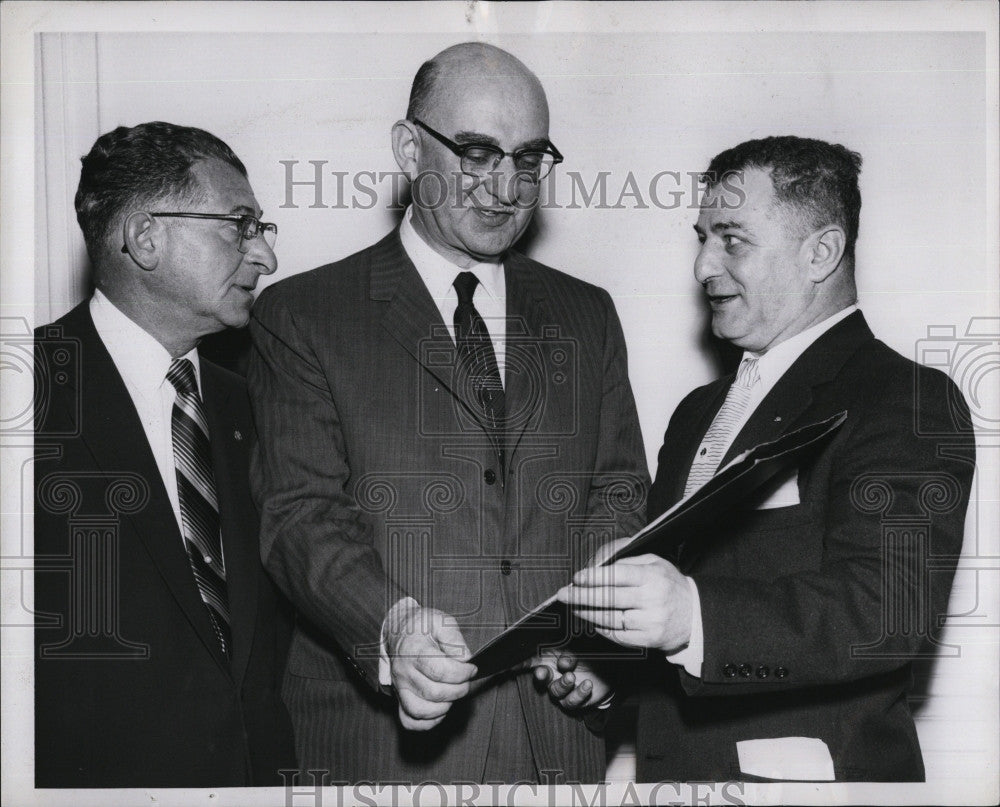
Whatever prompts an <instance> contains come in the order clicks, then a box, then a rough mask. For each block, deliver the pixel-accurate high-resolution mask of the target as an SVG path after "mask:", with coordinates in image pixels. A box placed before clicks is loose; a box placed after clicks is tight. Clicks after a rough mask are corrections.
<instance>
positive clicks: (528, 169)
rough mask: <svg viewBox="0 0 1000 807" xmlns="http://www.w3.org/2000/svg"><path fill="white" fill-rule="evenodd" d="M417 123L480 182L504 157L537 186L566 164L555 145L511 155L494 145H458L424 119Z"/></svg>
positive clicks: (529, 149)
mask: <svg viewBox="0 0 1000 807" xmlns="http://www.w3.org/2000/svg"><path fill="white" fill-rule="evenodd" d="M413 123H414V124H416V125H417V126H419V127H420V128H421V129H423V130H424V131H425V132H427V134H429V135H430V136H431V137H433V138H434V139H435V140H437V141H438V142H439V143H441V144H443V145H444V146H445V147H447V148H448V149H449V150H450V151H451V152H452V153H453V154H455V155H456V156H457V157H458V158H459V161H460V163H461V167H462V173H463V174H468V175H469V176H471V177H476V178H478V179H485V178H486V177H487V176H488V175H489V174H490V173H491V172H492V171H495V170H496V168H497V166H498V165H500V161H501V160H502V159H503V158H504V157H510V158H511V159H512V160H513V161H514V168H515V169H517V172H518V175H519V178H520V179H524V180H526V181H528V182H533V183H537V182H540V181H541V180H543V179H545V177H547V176H548V175H549V172H550V171H551V170H552V169H553V167H555V166H556V165H558V164H559V163H561V162H562V161H563V156H562V154H560V153H559V149H557V148H556V147H555V146H554V145H552V144H551V143H548V144H547V145H546V146H545V147H544V148H531V147H529V148H523V149H518V150H517V151H515V152H513V153H511V152H507V151H504V150H503V149H502V148H500V147H499V146H494V145H493V144H492V143H456V142H455V141H454V140H451V139H450V138H448V137H445V136H444V135H443V134H441V133H440V132H436V131H434V130H433V129H432V128H431V127H430V126H428V125H427V124H426V123H424V122H423V121H422V120H419V119H417V118H414V119H413Z"/></svg>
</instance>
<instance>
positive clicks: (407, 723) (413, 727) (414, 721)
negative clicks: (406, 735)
mask: <svg viewBox="0 0 1000 807" xmlns="http://www.w3.org/2000/svg"><path fill="white" fill-rule="evenodd" d="M442 720H444V715H442V716H441V717H436V718H434V719H433V720H421V719H419V718H415V717H410V715H408V714H407V713H406V712H405V711H404V710H403V707H402V706H400V707H399V722H400V724H402V726H403V728H404V729H408V730H409V731H427V730H428V729H432V728H434V727H435V726H436V725H438V723H440V722H441V721H442Z"/></svg>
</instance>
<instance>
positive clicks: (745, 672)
mask: <svg viewBox="0 0 1000 807" xmlns="http://www.w3.org/2000/svg"><path fill="white" fill-rule="evenodd" d="M752 672H753V668H752V667H751V666H750V665H749V664H741V665H740V678H749V677H750V673H752Z"/></svg>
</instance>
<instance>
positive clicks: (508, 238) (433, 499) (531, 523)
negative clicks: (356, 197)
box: [250, 43, 648, 784]
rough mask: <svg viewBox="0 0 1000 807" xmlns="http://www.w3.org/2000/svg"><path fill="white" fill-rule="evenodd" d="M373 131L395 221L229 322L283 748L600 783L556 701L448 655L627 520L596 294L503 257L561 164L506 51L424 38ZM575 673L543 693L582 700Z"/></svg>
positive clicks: (593, 751) (438, 777) (620, 418)
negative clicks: (396, 103)
mask: <svg viewBox="0 0 1000 807" xmlns="http://www.w3.org/2000/svg"><path fill="white" fill-rule="evenodd" d="M392 144H393V151H394V154H395V157H396V160H397V162H398V163H399V165H400V168H401V169H402V170H403V171H404V172H405V173H406V174H407V176H408V177H409V178H410V180H411V184H412V191H413V204H412V206H411V207H410V208H409V210H408V211H407V212H406V215H405V217H404V220H403V221H402V223H401V225H400V227H398V228H397V229H395V230H394V231H393V232H391V233H390V234H389V235H387V236H386V237H385V238H384V239H382V240H381V241H380V242H378V243H377V244H375V245H374V246H371V247H369V248H368V249H365V250H363V251H361V252H359V253H357V254H355V255H352V256H350V257H348V258H346V259H344V260H342V261H340V262H338V263H334V264H330V265H328V266H323V267H320V268H319V269H316V270H314V271H311V272H307V273H304V274H301V275H298V276H296V277H292V278H289V279H287V280H285V281H283V282H281V283H278V284H276V285H275V286H272V287H271V288H269V289H267V290H266V291H265V292H264V293H263V294H262V295H261V297H260V300H259V301H258V303H257V306H256V307H255V309H254V315H253V320H252V325H251V327H252V333H253V337H254V345H255V350H254V353H253V356H252V359H251V367H250V385H251V388H252V397H253V405H254V412H255V416H256V420H257V426H258V430H259V433H260V436H261V437H260V443H259V445H258V447H257V450H256V454H255V456H254V464H253V482H254V487H255V494H256V498H257V501H258V502H259V504H260V508H261V512H262V517H263V525H262V554H263V559H264V563H265V565H266V567H267V568H268V570H269V571H270V572H271V574H272V575H273V577H274V578H275V580H276V581H277V582H278V584H279V586H280V587H281V588H282V589H283V590H284V591H285V592H286V593H287V595H288V596H289V597H290V598H291V600H292V601H293V602H294V604H295V605H296V607H297V609H298V612H299V620H298V627H297V630H296V634H295V638H294V640H293V645H292V650H291V655H290V659H289V665H288V673H287V676H286V681H285V688H284V694H285V697H286V700H287V702H288V704H289V707H290V711H291V713H292V716H293V721H294V723H295V726H296V735H297V747H298V752H299V755H300V756H299V758H300V763H301V764H302V767H303V768H304V769H311V770H315V769H319V770H328V771H330V778H329V779H328V781H330V782H333V781H348V782H358V781H366V780H367V781H394V782H420V781H427V780H434V781H437V782H441V783H446V784H447V783H451V782H458V781H464V782H515V781H529V782H551V783H557V782H567V781H583V782H593V781H598V780H599V779H600V778H601V777H602V775H603V771H604V747H603V742H602V741H601V739H600V738H599V737H597V736H595V735H593V734H592V733H590V732H589V730H588V729H587V728H586V726H585V725H584V724H583V722H582V721H581V720H580V719H579V717H578V716H577V715H572V714H567V713H565V712H564V711H563V710H561V709H559V708H556V706H554V705H553V703H551V702H550V697H549V695H548V694H546V692H545V689H544V688H543V687H539V686H537V685H536V683H535V681H534V680H533V678H532V675H531V674H530V672H526V671H524V670H521V671H519V672H511V673H508V674H504V675H501V676H498V677H494V678H493V679H490V680H489V681H488V682H481V681H475V680H474V679H475V675H476V668H475V667H474V666H473V665H472V664H470V663H469V658H470V657H471V653H472V651H474V650H476V649H478V648H479V647H480V646H482V645H483V643H484V642H485V641H487V640H488V639H489V638H490V637H491V636H493V635H495V634H496V633H498V632H499V631H500V630H502V629H503V628H504V627H505V626H507V625H509V624H511V623H512V622H513V621H514V620H516V619H518V618H519V617H520V616H521V615H522V614H523V613H525V612H526V611H527V610H529V609H530V608H532V607H533V606H534V605H536V604H537V603H539V602H540V601H542V600H543V599H545V598H546V597H548V596H549V595H550V594H552V593H553V592H554V591H556V590H557V589H558V588H559V587H560V586H561V585H564V584H565V583H567V582H568V581H569V579H570V576H571V574H572V573H573V571H574V570H575V569H577V568H580V567H581V566H583V565H584V564H585V563H586V561H587V559H588V558H589V557H590V556H591V555H592V553H593V552H594V551H595V549H596V548H597V547H598V546H599V545H601V544H603V543H605V542H606V541H608V540H611V539H613V538H615V537H620V536H622V535H625V534H631V533H632V532H633V531H634V530H635V529H637V528H638V527H639V526H640V525H641V513H642V503H643V500H644V497H645V491H646V489H647V486H648V476H647V471H646V465H645V458H644V454H643V449H642V443H641V437H640V432H639V426H638V422H637V417H636V411H635V403H634V400H633V397H632V391H631V387H630V385H629V381H628V373H627V360H626V354H625V344H624V340H623V337H622V331H621V325H620V323H619V321H618V317H617V315H616V313H615V309H614V305H613V303H612V301H611V298H610V297H609V295H608V294H607V292H605V291H603V290H602V289H599V288H597V287H595V286H592V285H590V284H588V283H584V282H583V281H580V280H576V279H574V278H572V277H570V276H568V275H565V274H563V273H562V272H558V271H556V270H554V269H551V268H549V267H546V266H543V265H541V264H539V263H536V262H535V261H532V260H530V259H528V258H526V257H524V256H523V255H520V254H518V253H517V252H515V251H513V250H512V249H511V247H512V246H513V244H514V243H515V242H516V241H517V240H518V239H519V238H520V237H521V235H522V234H523V233H524V231H525V229H526V227H527V226H528V224H529V222H530V221H531V217H532V215H533V213H534V210H535V207H536V205H537V202H538V195H539V183H540V182H541V181H542V180H543V179H544V178H545V176H547V175H548V173H549V171H551V169H552V168H553V167H554V165H555V164H557V163H558V162H560V161H561V160H562V156H561V155H560V154H559V151H558V150H557V149H556V148H555V146H554V145H553V144H552V143H551V142H550V141H549V139H548V105H547V101H546V98H545V93H544V90H543V89H542V86H541V84H540V82H539V81H538V78H537V77H536V76H535V75H534V74H532V73H531V72H530V71H529V70H528V69H527V68H526V67H525V66H524V65H523V64H522V63H521V62H520V61H518V60H517V59H516V58H514V57H513V56H512V55H510V54H509V53H507V52H505V51H502V50H499V49H497V48H494V47H491V46H488V45H482V44H475V43H469V44H463V45H457V46H454V47H452V48H449V49H447V50H445V51H443V52H442V53H440V54H438V55H437V56H436V57H434V58H433V59H432V60H431V61H429V62H427V63H425V64H424V65H423V66H422V67H421V68H420V70H419V72H418V73H417V76H416V78H415V80H414V83H413V89H412V93H411V98H410V104H409V109H408V110H407V115H406V118H405V119H403V120H400V121H398V122H397V123H396V124H395V125H394V127H393V130H392ZM577 683H578V684H579V686H578V687H577V689H576V690H575V692H574V693H571V694H572V697H571V698H570V699H569V701H570V703H569V704H567V703H566V702H564V703H563V704H562V705H563V706H566V705H573V706H576V705H582V706H583V707H585V708H586V707H592V706H593V705H595V704H596V703H597V701H599V700H600V698H601V695H602V694H603V693H600V692H599V691H598V687H597V686H596V685H594V684H589V683H588V684H580V683H579V679H577ZM560 694H565V690H560ZM565 700H566V699H564V701H565Z"/></svg>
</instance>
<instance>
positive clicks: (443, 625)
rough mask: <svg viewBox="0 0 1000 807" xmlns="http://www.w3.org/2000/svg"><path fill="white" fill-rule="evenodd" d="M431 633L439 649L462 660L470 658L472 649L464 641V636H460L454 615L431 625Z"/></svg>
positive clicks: (460, 632)
mask: <svg viewBox="0 0 1000 807" xmlns="http://www.w3.org/2000/svg"><path fill="white" fill-rule="evenodd" d="M431 635H432V636H433V637H434V639H435V641H436V642H437V643H438V645H440V647H441V649H442V650H444V652H445V653H447V654H448V655H449V656H451V657H452V658H456V659H460V660H462V661H465V660H466V659H469V658H472V651H471V650H469V646H468V645H467V644H466V643H465V637H463V636H462V631H461V629H460V628H459V627H458V623H457V622H456V621H455V619H454V617H447V618H446V619H444V620H442V621H441V622H437V623H435V624H434V625H432V626H431Z"/></svg>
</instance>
